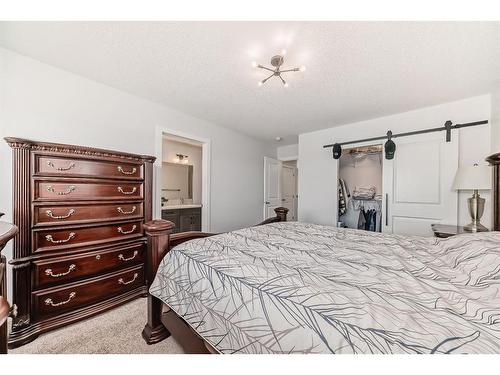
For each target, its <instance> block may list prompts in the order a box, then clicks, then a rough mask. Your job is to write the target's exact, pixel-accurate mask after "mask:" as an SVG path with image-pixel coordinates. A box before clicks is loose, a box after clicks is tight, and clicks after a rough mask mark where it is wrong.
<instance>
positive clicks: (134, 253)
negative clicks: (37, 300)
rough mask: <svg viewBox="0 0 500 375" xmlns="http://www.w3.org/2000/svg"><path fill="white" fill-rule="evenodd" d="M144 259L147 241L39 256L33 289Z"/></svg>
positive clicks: (140, 261)
mask: <svg viewBox="0 0 500 375" xmlns="http://www.w3.org/2000/svg"><path fill="white" fill-rule="evenodd" d="M144 262H145V245H144V244H134V245H129V246H123V247H120V248H115V249H113V250H106V251H99V252H93V253H87V254H79V255H73V256H65V257H58V258H51V259H50V260H38V261H34V262H33V285H34V289H40V288H41V287H47V286H49V285H55V284H60V283H66V282H68V281H73V280H78V279H80V278H82V277H89V276H95V275H98V274H100V273H104V272H109V271H112V270H114V269H118V268H124V267H129V266H132V265H135V264H139V263H144Z"/></svg>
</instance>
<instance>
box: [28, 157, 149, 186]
mask: <svg viewBox="0 0 500 375" xmlns="http://www.w3.org/2000/svg"><path fill="white" fill-rule="evenodd" d="M34 175H35V176H67V177H93V178H120V179H134V180H142V179H143V178H144V167H143V164H137V163H129V162H107V161H103V160H91V159H78V158H66V157H60V156H49V155H40V154H35V162H34Z"/></svg>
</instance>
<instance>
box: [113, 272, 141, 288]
mask: <svg viewBox="0 0 500 375" xmlns="http://www.w3.org/2000/svg"><path fill="white" fill-rule="evenodd" d="M138 277H139V274H138V273H134V277H133V278H132V280H129V281H123V279H122V278H121V277H120V278H119V279H118V284H121V285H128V284H132V283H133V282H134V281H135V280H136V279H137V278H138Z"/></svg>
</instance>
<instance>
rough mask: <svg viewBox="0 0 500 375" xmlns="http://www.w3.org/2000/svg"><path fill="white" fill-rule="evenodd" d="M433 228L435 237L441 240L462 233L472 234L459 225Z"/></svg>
mask: <svg viewBox="0 0 500 375" xmlns="http://www.w3.org/2000/svg"><path fill="white" fill-rule="evenodd" d="M431 228H432V231H433V232H434V237H439V238H448V237H451V236H456V235H457V234H462V233H472V232H468V231H466V230H464V227H461V226H458V225H443V224H432V225H431Z"/></svg>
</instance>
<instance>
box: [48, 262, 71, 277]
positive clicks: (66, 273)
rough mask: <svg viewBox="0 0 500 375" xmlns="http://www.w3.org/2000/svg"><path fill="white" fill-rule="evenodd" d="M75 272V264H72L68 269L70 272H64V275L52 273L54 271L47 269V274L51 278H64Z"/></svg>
mask: <svg viewBox="0 0 500 375" xmlns="http://www.w3.org/2000/svg"><path fill="white" fill-rule="evenodd" d="M74 270H76V265H74V264H70V265H69V268H68V270H67V271H66V272H62V273H52V269H50V268H47V269H46V270H45V274H46V275H47V276H51V277H62V276H66V275H68V274H70V273H71V272H73V271H74Z"/></svg>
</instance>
